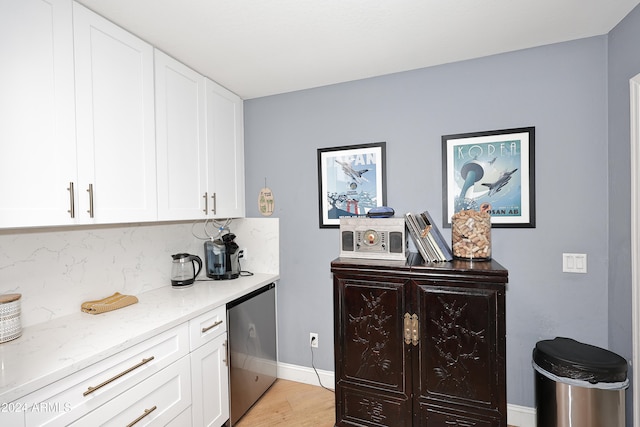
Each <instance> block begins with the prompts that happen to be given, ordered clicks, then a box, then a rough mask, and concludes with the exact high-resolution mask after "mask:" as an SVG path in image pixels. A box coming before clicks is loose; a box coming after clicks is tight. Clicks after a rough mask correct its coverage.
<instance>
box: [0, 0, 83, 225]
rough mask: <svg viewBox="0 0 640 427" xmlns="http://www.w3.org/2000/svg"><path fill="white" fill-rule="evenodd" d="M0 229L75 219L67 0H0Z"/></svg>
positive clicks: (73, 120) (72, 121)
mask: <svg viewBox="0 0 640 427" xmlns="http://www.w3.org/2000/svg"><path fill="white" fill-rule="evenodd" d="M0 40H2V42H0V61H1V62H2V66H0V200H1V201H2V202H1V203H0V227H24V226H39V225H60V224H72V223H73V219H72V218H71V215H70V213H69V212H67V211H68V210H70V206H71V198H70V196H71V194H70V192H69V190H67V188H69V183H70V182H75V181H76V179H77V176H76V167H75V165H76V145H75V144H76V137H75V109H74V95H73V93H74V88H73V85H74V77H73V32H72V20H71V1H70V0H48V1H45V0H2V1H1V2H0Z"/></svg>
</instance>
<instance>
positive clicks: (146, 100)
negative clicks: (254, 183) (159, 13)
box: [0, 0, 245, 228]
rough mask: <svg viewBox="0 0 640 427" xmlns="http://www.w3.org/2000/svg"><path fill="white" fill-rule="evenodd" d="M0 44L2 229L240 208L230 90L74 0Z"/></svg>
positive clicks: (1, 7)
mask: <svg viewBox="0 0 640 427" xmlns="http://www.w3.org/2000/svg"><path fill="white" fill-rule="evenodd" d="M0 40H4V41H5V42H4V43H0V60H1V61H2V66H0V201H1V202H0V228H17V227H31V226H55V225H72V224H108V223H127V222H145V221H156V220H192V219H204V218H231V217H234V218H236V217H244V216H245V206H244V135H243V105H242V99H240V98H239V97H238V96H236V95H235V94H233V93H231V92H229V91H228V90H226V89H224V88H222V87H221V86H219V85H217V84H216V83H214V82H212V81H210V80H208V79H206V78H205V77H204V76H202V75H200V74H198V73H197V72H195V71H194V70H191V69H189V68H188V67H186V66H185V65H183V64H181V63H179V62H177V61H175V60H173V59H172V58H170V57H169V56H167V55H165V54H164V53H162V52H160V51H156V53H155V61H154V49H153V47H152V46H151V45H149V44H148V43H146V42H145V41H143V40H141V39H139V38H137V37H135V36H134V35H133V34H131V33H129V32H127V31H126V30H124V29H122V28H121V27H118V26H117V25H115V24H113V23H112V22H110V21H108V20H106V19H104V18H102V17H101V16H99V15H97V14H96V13H94V12H92V11H90V10H89V9H87V8H85V7H84V6H82V5H80V4H78V3H75V2H72V1H71V0H2V1H1V2H0ZM154 72H155V79H157V81H156V80H155V79H154ZM156 109H157V117H156ZM156 132H157V138H156Z"/></svg>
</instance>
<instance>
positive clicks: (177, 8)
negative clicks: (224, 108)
mask: <svg viewBox="0 0 640 427" xmlns="http://www.w3.org/2000/svg"><path fill="white" fill-rule="evenodd" d="M78 1H79V2H80V3H82V4H84V5H86V6H87V7H89V8H90V9H92V10H94V11H96V12H97V13H99V14H101V15H103V16H105V17H106V18H108V19H110V20H111V21H113V22H115V23H117V24H119V25H121V26H123V27H125V28H126V29H128V30H129V31H131V32H133V33H135V34H137V35H138V36H139V37H141V38H143V39H145V40H147V41H148V42H149V43H151V44H153V45H155V46H157V47H158V48H160V49H161V50H163V51H165V52H166V53H168V54H170V55H171V56H173V57H175V58H176V59H178V60H180V61H182V62H184V63H186V64H188V65H189V66H191V67H192V68H194V69H196V70H197V71H199V72H200V73H202V74H204V75H206V76H208V77H210V78H211V79H213V80H215V81H217V82H218V83H220V84H221V85H223V86H225V87H227V88H228V89H230V90H231V91H233V92H235V93H237V94H238V95H240V96H241V97H242V98H244V99H250V98H256V97H261V96H266V95H273V94H278V93H285V92H290V91H294V90H299V89H307V88H312V87H318V86H324V85H328V84H333V83H340V82H345V81H351V80H357V79H362V78H367V77H373V76H379V75H384V74H390V73H395V72H399V71H407V70H412V69H417V68H423V67H428V66H432V65H438V64H444V63H449V62H454V61H460V60H465V59H471V58H477V57H481V56H487V55H492V54H496V53H502V52H509V51H513V50H518V49H524V48H529V47H534V46H541V45H545V44H550V43H556V42H562V41H567V40H574V39H579V38H584V37H589V36H595V35H602V34H606V33H608V32H609V31H610V30H611V29H612V28H613V27H615V25H616V24H617V23H618V22H620V21H621V20H622V18H624V17H625V16H626V15H627V14H628V13H629V12H630V11H631V10H632V9H633V8H634V7H635V6H636V5H637V4H638V3H640V0H78Z"/></svg>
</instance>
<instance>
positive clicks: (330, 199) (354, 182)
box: [318, 142, 387, 228]
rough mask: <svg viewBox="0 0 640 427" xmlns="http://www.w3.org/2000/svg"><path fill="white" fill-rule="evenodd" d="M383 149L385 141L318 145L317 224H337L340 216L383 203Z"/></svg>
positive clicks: (384, 168) (334, 226)
mask: <svg viewBox="0 0 640 427" xmlns="http://www.w3.org/2000/svg"><path fill="white" fill-rule="evenodd" d="M385 151H386V142H374V143H370V144H357V145H347V146H340V147H330V148H319V149H318V207H319V222H320V228H338V227H339V226H340V217H343V216H365V215H366V213H367V212H368V211H369V209H371V208H373V207H378V206H385V205H386V200H387V178H386V169H387V168H386V153H385Z"/></svg>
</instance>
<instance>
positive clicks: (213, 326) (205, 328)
mask: <svg viewBox="0 0 640 427" xmlns="http://www.w3.org/2000/svg"><path fill="white" fill-rule="evenodd" d="M220 325H222V320H218V321H217V322H216V323H214V324H213V325H211V326H205V327H204V328H202V333H203V334H204V333H205V332H207V331H209V330H211V329H213V328H215V327H216V326H220Z"/></svg>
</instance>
